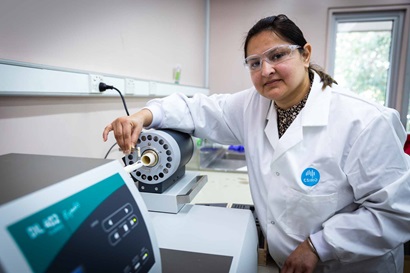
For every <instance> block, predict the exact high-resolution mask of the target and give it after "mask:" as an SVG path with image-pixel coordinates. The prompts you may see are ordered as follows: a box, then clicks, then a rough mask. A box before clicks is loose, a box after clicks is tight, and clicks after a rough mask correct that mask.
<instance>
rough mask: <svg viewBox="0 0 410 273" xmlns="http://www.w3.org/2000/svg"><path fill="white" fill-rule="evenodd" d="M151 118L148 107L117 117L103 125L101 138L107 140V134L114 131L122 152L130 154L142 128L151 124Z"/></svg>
mask: <svg viewBox="0 0 410 273" xmlns="http://www.w3.org/2000/svg"><path fill="white" fill-rule="evenodd" d="M152 118H153V117H152V113H151V111H149V110H148V109H142V110H141V111H139V112H137V113H135V114H133V115H131V116H124V117H119V118H117V119H115V120H114V121H113V122H111V123H110V124H108V125H107V126H106V127H105V129H104V132H103V139H104V141H107V139H108V134H109V133H110V132H111V131H114V136H115V139H116V140H117V143H118V146H119V147H120V148H121V150H122V151H123V153H124V154H130V153H131V151H132V150H134V149H135V143H136V142H137V140H138V137H139V135H140V133H141V131H142V129H143V128H144V127H145V126H148V125H150V124H151V122H152Z"/></svg>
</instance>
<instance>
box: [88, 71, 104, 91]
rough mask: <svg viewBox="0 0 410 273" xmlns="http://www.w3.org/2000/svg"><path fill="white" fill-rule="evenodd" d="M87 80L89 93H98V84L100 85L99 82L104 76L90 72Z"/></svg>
mask: <svg viewBox="0 0 410 273" xmlns="http://www.w3.org/2000/svg"><path fill="white" fill-rule="evenodd" d="M89 80H90V93H100V89H99V87H98V86H99V85H100V82H103V81H104V77H103V76H101V75H96V74H90V75H89Z"/></svg>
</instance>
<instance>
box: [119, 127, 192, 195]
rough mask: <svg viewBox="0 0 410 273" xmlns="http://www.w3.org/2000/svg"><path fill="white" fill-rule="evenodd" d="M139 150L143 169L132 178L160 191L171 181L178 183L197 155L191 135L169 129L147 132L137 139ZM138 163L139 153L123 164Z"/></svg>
mask: <svg viewBox="0 0 410 273" xmlns="http://www.w3.org/2000/svg"><path fill="white" fill-rule="evenodd" d="M137 147H138V148H139V149H140V152H141V159H140V160H141V162H142V164H143V165H144V166H143V167H141V168H139V169H138V170H136V171H133V172H131V176H132V177H133V178H134V180H136V181H138V182H142V183H144V184H149V185H154V184H155V185H156V186H155V188H157V189H158V186H157V184H160V183H163V182H166V181H167V180H169V179H172V180H176V179H178V178H180V177H181V176H182V175H183V174H184V172H185V165H186V164H187V163H188V162H189V160H190V159H191V157H192V154H193V151H194V144H193V141H192V138H191V136H190V135H189V134H186V133H182V132H178V131H174V130H169V129H164V130H153V129H151V130H144V131H143V132H142V133H141V134H140V136H139V138H138V141H137ZM138 160H139V158H138V155H137V152H134V153H132V154H130V155H128V156H126V157H125V160H124V161H125V163H126V164H127V165H128V164H133V163H135V162H136V161H138ZM145 188H146V187H144V188H141V189H143V190H144V189H145ZM155 188H154V189H155ZM141 189H140V190H141ZM157 191H158V190H157Z"/></svg>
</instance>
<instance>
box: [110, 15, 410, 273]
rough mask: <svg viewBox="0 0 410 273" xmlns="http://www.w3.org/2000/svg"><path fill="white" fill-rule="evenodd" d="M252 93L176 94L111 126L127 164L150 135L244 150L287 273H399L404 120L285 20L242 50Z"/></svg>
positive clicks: (404, 221) (407, 183)
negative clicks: (183, 135)
mask: <svg viewBox="0 0 410 273" xmlns="http://www.w3.org/2000/svg"><path fill="white" fill-rule="evenodd" d="M244 52H245V65H246V67H247V68H248V69H249V71H250V76H251V79H252V82H253V85H254V87H252V88H250V89H248V90H245V91H242V92H238V93H235V94H224V95H212V96H209V97H207V96H204V95H195V96H193V97H192V98H187V97H186V96H184V95H181V94H173V95H171V96H169V97H167V98H163V99H154V100H152V101H150V102H149V103H148V104H147V107H146V108H144V109H142V110H141V111H139V112H137V113H136V114H134V115H132V116H130V117H121V118H118V119H116V120H115V121H113V122H112V123H111V124H109V125H108V126H107V127H106V128H105V130H104V133H103V138H104V140H106V139H107V135H108V133H109V132H110V131H112V130H113V131H114V134H115V137H116V139H117V142H118V144H119V146H120V147H121V148H122V149H123V150H124V151H126V152H127V153H129V152H130V150H131V149H132V148H133V147H134V143H136V140H137V138H138V135H139V133H140V132H141V130H142V128H143V127H151V128H173V129H176V130H180V131H184V132H188V133H191V134H193V135H194V136H196V137H200V138H206V139H210V140H213V141H216V142H219V143H223V144H242V145H244V146H245V151H246V160H247V165H248V173H249V181H250V188H251V194H252V198H253V201H254V204H255V210H256V212H257V215H258V217H259V220H260V224H261V227H262V229H263V232H264V234H265V237H266V238H267V240H268V246H269V252H270V254H271V256H272V257H273V259H274V260H275V261H276V263H277V264H278V265H279V266H280V267H281V272H284V273H288V272H332V273H335V272H343V273H346V272H361V273H363V272H372V273H374V272H383V273H386V272H396V273H399V272H402V271H403V242H405V241H407V240H409V238H410V236H409V224H408V223H409V220H410V215H409V212H410V204H409V201H407V200H409V196H410V162H409V160H408V157H407V155H405V154H404V152H403V144H404V141H405V138H406V133H405V131H404V129H403V126H402V124H401V123H400V119H399V116H398V113H397V112H396V111H395V110H392V109H389V108H386V107H382V106H380V105H376V104H373V103H370V102H366V101H364V100H363V99H360V98H358V97H357V96H355V95H354V94H352V93H350V92H348V91H346V90H341V89H338V88H336V87H335V86H334V85H335V81H334V80H333V79H332V78H331V77H330V76H329V75H327V74H326V73H324V72H323V71H321V70H320V69H318V68H317V67H313V66H312V65H310V57H311V52H312V47H311V45H310V44H309V43H307V42H306V40H305V38H304V37H303V33H302V32H301V30H300V29H299V28H298V27H297V26H296V25H295V24H294V23H293V22H292V21H291V20H290V19H288V18H287V17H286V16H285V15H279V16H272V17H268V18H264V19H261V20H260V21H259V22H258V23H256V24H255V26H253V27H252V29H251V30H250V31H249V32H248V35H247V37H246V40H245V44H244Z"/></svg>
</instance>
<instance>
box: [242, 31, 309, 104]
mask: <svg viewBox="0 0 410 273" xmlns="http://www.w3.org/2000/svg"><path fill="white" fill-rule="evenodd" d="M281 45H290V43H289V42H287V41H285V40H283V39H281V38H280V37H279V36H277V35H276V34H275V33H274V32H272V31H262V32H260V33H258V34H256V35H255V36H253V37H252V38H251V39H250V40H249V43H248V45H247V49H246V53H247V54H246V55H247V56H251V55H255V54H262V53H264V52H265V51H267V50H268V49H270V48H273V47H277V46H281ZM310 55H311V46H310V44H309V43H306V45H305V46H304V47H303V54H301V53H300V51H299V50H295V51H294V52H293V54H292V55H291V57H290V58H288V59H286V60H285V61H283V62H279V63H277V64H273V65H272V64H269V63H268V62H266V61H265V60H263V61H262V66H261V69H260V70H256V71H252V70H251V71H250V74H251V79H252V82H253V85H254V86H255V88H256V90H257V91H258V92H259V93H260V94H261V95H262V96H264V97H266V98H268V99H271V100H274V101H275V102H276V104H277V105H278V106H279V107H280V108H282V109H288V108H290V107H292V106H293V105H295V104H297V103H299V102H300V101H301V100H302V99H303V98H304V96H305V95H306V93H307V92H308V91H309V87H310V81H309V75H308V67H309V60H310Z"/></svg>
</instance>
